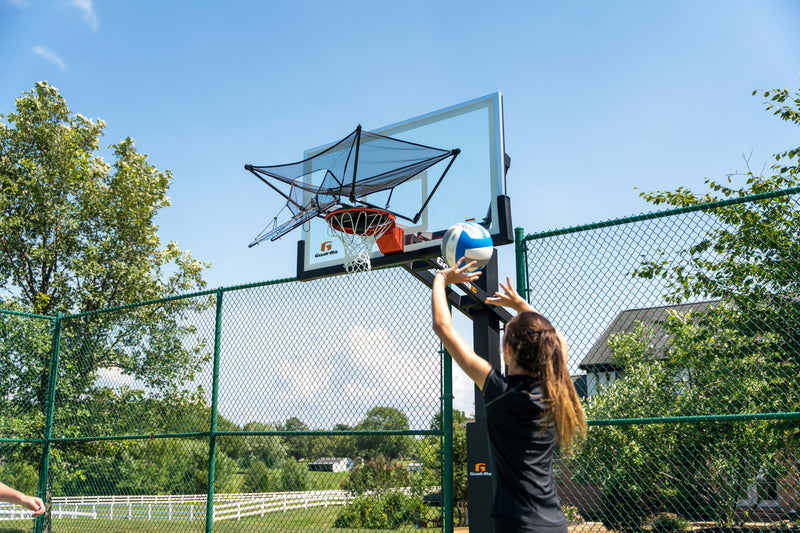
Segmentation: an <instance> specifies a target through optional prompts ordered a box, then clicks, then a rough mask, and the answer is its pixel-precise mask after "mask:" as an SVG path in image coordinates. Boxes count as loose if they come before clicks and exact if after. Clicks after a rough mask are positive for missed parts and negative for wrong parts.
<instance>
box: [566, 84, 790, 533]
mask: <svg viewBox="0 0 800 533" xmlns="http://www.w3.org/2000/svg"><path fill="white" fill-rule="evenodd" d="M754 94H755V93H754ZM763 94H764V97H767V98H771V100H770V102H769V103H768V105H767V108H768V109H771V110H772V109H774V110H775V114H776V115H779V116H780V117H781V118H782V119H783V120H786V121H789V122H793V123H795V124H798V125H800V112H799V110H800V93H796V94H795V99H794V100H790V99H789V93H788V91H787V90H786V89H783V90H778V91H766V92H765V93H763ZM798 154H800V148H794V149H790V150H787V151H784V152H782V153H779V154H777V155H776V156H775V160H776V162H777V164H775V165H773V166H772V167H771V170H772V174H771V175H768V176H763V175H755V174H754V173H753V172H751V171H750V170H749V168H748V170H747V172H746V173H745V174H744V176H740V175H734V174H732V175H729V176H728V177H727V183H718V182H715V181H712V180H706V184H707V186H708V187H709V189H710V192H708V193H706V194H703V195H696V194H695V193H693V192H691V191H689V190H687V189H685V188H678V189H677V190H676V191H666V192H657V193H643V194H642V196H643V197H644V198H645V199H647V200H648V201H650V202H652V203H654V204H656V205H658V204H667V205H671V206H674V207H690V206H696V205H703V204H708V203H711V202H717V201H719V200H736V199H739V198H745V197H750V196H753V195H759V196H757V198H756V199H755V200H752V199H751V200H748V201H746V202H741V203H727V204H724V205H721V206H716V207H714V208H713V209H709V210H707V211H706V212H707V213H709V214H710V215H711V216H713V217H714V218H715V219H716V224H715V225H714V227H713V228H712V229H710V230H709V231H707V232H706V234H705V236H704V237H703V238H702V240H700V242H695V243H692V245H691V246H688V247H687V248H686V249H685V250H683V252H682V253H681V255H680V257H679V258H678V259H677V260H676V259H668V258H666V257H662V258H659V259H657V260H653V261H646V262H644V263H643V264H642V265H641V267H640V268H639V269H638V270H637V271H636V272H634V275H635V276H638V277H640V278H644V279H651V278H662V279H664V280H666V282H667V292H666V294H665V295H664V299H665V300H666V301H667V302H670V303H684V302H687V301H700V300H706V301H714V302H715V303H714V304H713V305H710V306H708V307H707V309H706V310H705V311H703V312H701V313H698V312H695V313H687V314H682V315H678V314H676V315H673V316H671V317H669V318H668V319H667V320H666V321H665V322H664V323H663V324H661V326H662V328H663V329H664V331H665V332H666V333H667V335H668V338H669V340H668V342H667V345H666V347H665V348H664V351H663V352H662V353H654V352H653V348H652V346H653V342H652V341H653V331H652V330H650V329H649V328H647V327H644V326H641V327H639V328H638V329H637V330H636V331H634V332H632V333H628V334H618V335H614V336H612V339H611V341H610V343H609V346H610V348H611V350H612V353H613V357H614V362H615V364H616V365H617V366H619V367H621V368H624V369H625V370H624V372H625V377H624V379H622V380H618V381H616V382H614V383H613V384H612V385H611V386H610V387H608V388H606V389H604V390H602V391H601V393H600V394H598V395H596V396H594V397H592V398H591V399H590V400H589V402H588V405H587V408H586V411H587V417H588V418H590V419H602V418H613V419H616V418H622V419H624V418H642V417H675V416H686V415H719V414H740V413H744V414H750V413H753V414H754V413H781V412H787V411H794V410H796V390H797V388H798V385H800V338H798V336H797V335H796V331H798V330H800V276H798V272H799V271H800V240H798V239H797V228H798V227H800V210H798V208H797V201H796V199H795V195H791V194H785V193H782V192H780V191H783V190H785V189H789V188H794V187H797V185H798V177H799V176H798V168H799V166H798V162H797V159H798ZM741 178H744V180H745V184H744V185H743V186H740V187H738V188H735V187H734V186H733V183H734V181H735V180H738V179H741ZM718 194H721V197H720V196H719V195H718ZM796 431H797V429H796V425H793V424H791V423H782V422H776V421H765V422H753V421H750V422H737V423H733V422H731V423H726V424H709V423H697V424H691V425H677V424H668V425H664V426H662V425H647V424H644V425H631V426H609V427H606V428H598V429H597V430H596V431H592V432H590V433H589V437H588V438H587V441H586V443H585V444H584V447H583V449H582V451H581V453H580V454H578V455H577V456H576V460H575V465H574V467H575V470H574V471H575V473H576V476H577V477H578V478H579V479H583V480H584V481H593V482H595V483H601V484H603V485H604V486H605V494H604V496H605V510H606V513H605V518H604V521H605V522H606V525H607V526H608V527H611V528H614V529H622V530H635V529H638V527H639V525H640V523H641V520H642V519H643V517H644V516H645V515H646V514H648V513H651V512H655V511H668V512H676V513H680V514H684V515H689V517H691V518H700V519H706V520H717V521H721V522H725V523H730V522H731V521H733V520H734V513H735V511H736V506H737V501H738V500H739V499H740V498H741V497H743V495H744V491H745V489H746V487H747V486H749V485H750V484H751V483H753V482H754V481H755V479H756V477H757V475H758V473H759V471H763V470H766V471H768V472H769V473H770V475H771V476H773V477H774V478H775V479H779V478H780V477H781V476H782V475H784V474H786V473H787V470H788V469H792V468H796V459H794V460H788V461H787V460H785V459H784V458H785V457H790V458H792V457H794V458H796V450H797V438H796V436H797V433H796Z"/></svg>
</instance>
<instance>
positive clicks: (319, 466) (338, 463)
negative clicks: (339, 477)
mask: <svg viewBox="0 0 800 533" xmlns="http://www.w3.org/2000/svg"><path fill="white" fill-rule="evenodd" d="M354 466H355V462H354V461H353V460H352V459H350V458H348V457H320V458H319V459H317V460H316V461H312V462H310V463H308V469H309V470H310V471H311V472H348V471H350V470H352V469H353V467H354Z"/></svg>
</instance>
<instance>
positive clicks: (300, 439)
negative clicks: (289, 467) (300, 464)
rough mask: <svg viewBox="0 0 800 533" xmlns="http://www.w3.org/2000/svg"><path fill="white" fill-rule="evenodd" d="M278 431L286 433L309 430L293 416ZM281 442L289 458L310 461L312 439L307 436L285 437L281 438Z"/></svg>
mask: <svg viewBox="0 0 800 533" xmlns="http://www.w3.org/2000/svg"><path fill="white" fill-rule="evenodd" d="M279 429H280V430H281V431H286V432H295V431H308V430H309V428H308V425H306V423H305V422H303V421H302V420H300V419H299V418H297V417H295V416H293V417H291V418H288V419H287V420H286V422H285V423H284V424H283V426H281V427H280V428H279ZM283 441H284V445H285V446H286V451H287V452H288V453H289V455H290V456H292V457H294V458H295V459H297V460H300V459H310V456H311V454H312V446H313V440H312V437H309V436H307V435H287V436H286V437H284V438H283Z"/></svg>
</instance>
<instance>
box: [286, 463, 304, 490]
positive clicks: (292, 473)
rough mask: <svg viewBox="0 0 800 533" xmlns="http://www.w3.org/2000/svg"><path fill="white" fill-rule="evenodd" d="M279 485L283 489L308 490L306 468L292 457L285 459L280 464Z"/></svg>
mask: <svg viewBox="0 0 800 533" xmlns="http://www.w3.org/2000/svg"><path fill="white" fill-rule="evenodd" d="M281 485H282V486H283V490H285V491H303V490H308V468H307V467H306V465H305V464H302V463H298V462H297V461H296V460H295V458H294V457H290V458H288V459H286V460H285V461H284V462H283V464H282V465H281Z"/></svg>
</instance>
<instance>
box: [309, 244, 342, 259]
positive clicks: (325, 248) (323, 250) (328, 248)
mask: <svg viewBox="0 0 800 533" xmlns="http://www.w3.org/2000/svg"><path fill="white" fill-rule="evenodd" d="M338 253H339V250H334V249H333V241H325V242H323V243H322V245H321V246H320V247H319V253H317V254H314V257H315V258H316V257H325V256H326V255H336V254H338Z"/></svg>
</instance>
